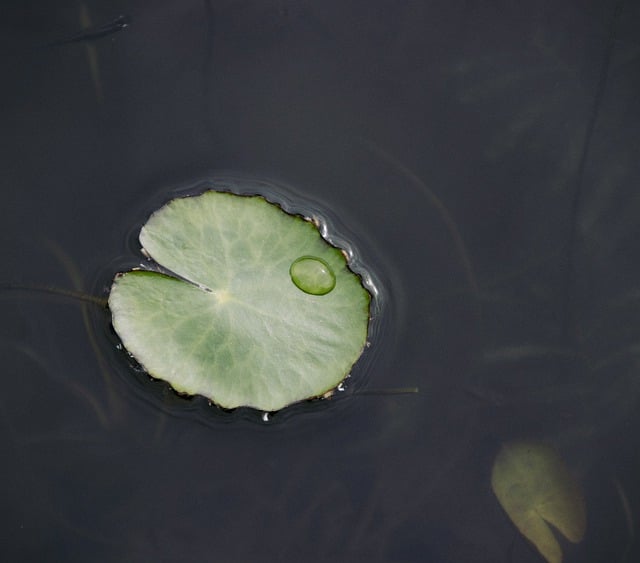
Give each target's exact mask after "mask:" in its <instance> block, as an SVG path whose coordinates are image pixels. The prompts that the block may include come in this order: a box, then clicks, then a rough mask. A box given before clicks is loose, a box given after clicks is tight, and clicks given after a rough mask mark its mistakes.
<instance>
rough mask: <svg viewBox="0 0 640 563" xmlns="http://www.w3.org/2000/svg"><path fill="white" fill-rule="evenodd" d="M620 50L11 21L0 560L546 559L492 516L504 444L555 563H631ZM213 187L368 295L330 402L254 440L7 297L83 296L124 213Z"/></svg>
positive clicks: (632, 462)
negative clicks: (357, 336)
mask: <svg viewBox="0 0 640 563" xmlns="http://www.w3.org/2000/svg"><path fill="white" fill-rule="evenodd" d="M120 15H125V16H127V18H128V19H127V20H126V21H129V25H128V26H127V27H124V28H122V26H118V25H114V26H113V27H112V29H110V31H112V33H106V34H102V33H101V31H104V29H102V28H101V29H100V30H97V31H96V30H95V29H94V31H96V32H95V33H91V32H89V33H88V34H87V35H88V37H86V38H85V39H86V40H82V41H74V42H70V43H64V40H66V39H69V38H76V36H77V34H78V32H79V31H81V30H82V29H83V28H88V29H92V28H91V26H103V25H105V24H109V23H113V22H115V23H116V24H117V22H122V21H125V20H117V18H118V16H120ZM639 25H640V9H639V8H638V4H637V3H633V2H624V1H619V2H611V1H604V0H601V1H596V0H592V1H589V2H577V1H576V2H562V3H558V2H551V1H544V2H531V3H526V4H525V3H516V4H514V3H510V2H490V3H481V4H477V5H476V4H475V3H471V2H467V1H465V0H460V1H456V0H454V1H434V2H429V3H427V2H424V3H422V2H393V1H376V2H367V3H364V2H338V1H333V0H330V1H324V2H310V1H305V0H303V1H298V0H296V1H291V0H260V1H259V0H221V1H219V2H218V1H213V0H211V1H205V0H201V1H195V0H193V1H192V0H184V1H181V2H172V1H169V0H161V1H157V2H153V3H150V2H142V1H141V0H134V1H126V0H122V1H120V2H106V1H90V0H83V1H82V2H76V1H74V2H71V1H69V2H56V3H51V2H44V1H36V0H29V1H22V2H13V3H8V4H7V5H6V6H5V10H4V17H3V19H2V22H1V23H0V26H2V41H3V43H4V49H2V54H1V55H0V57H1V58H2V68H3V69H4V72H3V74H4V81H3V88H2V94H1V96H2V105H1V108H2V109H1V110H0V111H1V113H2V124H3V126H2V128H1V133H0V135H1V138H2V146H3V151H2V155H3V156H2V170H3V182H4V190H3V198H4V201H3V205H2V206H1V207H0V209H1V211H0V213H1V214H2V258H3V270H2V275H1V276H0V282H2V283H3V284H4V285H3V290H2V293H1V294H0V310H1V311H2V323H1V324H0V331H2V332H1V334H2V338H1V340H0V350H1V352H2V366H3V370H2V371H3V393H2V398H1V400H0V439H1V440H2V445H3V447H4V456H3V463H2V465H1V469H0V476H1V479H0V481H1V482H2V487H1V488H0V495H1V497H0V498H1V499H2V507H3V512H2V514H3V515H2V530H3V533H2V536H3V540H2V541H1V542H0V553H1V554H2V560H4V561H25V562H27V561H65V562H70V561H96V562H111V561H211V560H212V559H216V560H220V561H229V562H234V561H240V562H243V561H257V560H260V561H288V560H291V561H398V562H401V561H407V562H412V561H429V562H449V561H451V562H453V561H456V562H460V561H463V562H470V563H476V562H477V563H481V562H496V561H504V562H532V563H535V562H541V561H543V559H542V558H541V556H540V555H539V554H538V553H537V551H536V550H535V548H534V547H533V546H532V545H531V544H530V543H528V542H527V541H526V540H525V539H524V538H523V537H522V536H521V535H520V534H519V533H518V531H517V529H516V528H515V527H514V525H513V524H512V523H511V521H510V520H509V518H508V517H507V516H506V514H505V513H504V512H503V510H502V509H501V507H500V505H499V504H498V502H497V500H496V498H495V496H494V494H493V492H492V490H491V467H492V464H493V460H494V459H495V457H496V455H497V453H498V451H499V450H500V448H501V446H502V444H503V443H505V442H508V441H510V440H525V441H527V440H531V441H539V442H544V443H547V444H550V445H551V446H553V447H554V448H555V449H556V450H557V451H558V452H559V454H560V455H561V457H562V458H563V459H564V461H565V462H566V464H567V466H568V467H569V469H570V471H571V473H572V475H573V476H574V477H575V479H576V481H577V482H578V483H579V484H580V486H581V487H582V489H583V491H584V495H585V499H586V507H587V521H588V524H587V530H586V534H585V537H584V539H583V540H582V541H581V542H579V543H577V544H571V543H569V542H567V541H565V540H561V545H562V549H563V552H564V560H565V561H567V562H584V561H587V562H600V561H608V562H625V561H626V562H630V561H636V560H638V559H637V557H638V553H639V549H638V545H637V542H638V538H637V536H638V522H640V483H639V482H638V479H637V475H638V471H639V470H640V454H639V453H638V452H640V448H639V447H638V446H640V434H639V431H640V430H639V429H640V414H639V413H640V408H639V407H640V369H639V368H640V365H639V360H640V352H639V351H640V347H639V343H640V322H639V321H638V313H639V312H640V268H639V267H638V261H637V256H638V251H639V250H640V243H639V242H638V241H640V236H639V235H640V232H639V231H640V220H639V217H640V199H639V197H638V193H637V185H638V181H639V180H640V169H639V168H638V151H639V149H640V138H639V133H638V131H640V128H639V125H640V112H639V110H640V104H639V102H638V100H639V99H640V98H639V97H638V92H639V87H640V79H639V76H640V74H639V73H638V70H639V67H640V42H639V41H638V33H637V30H638V26H639ZM107 31H109V28H107ZM98 35H100V37H97V36H98ZM222 171H233V173H234V174H240V175H248V176H251V177H254V178H264V179H265V180H266V181H274V182H276V183H278V182H279V183H284V184H286V185H288V186H291V187H292V189H293V190H294V192H295V193H297V194H299V195H300V198H301V199H302V200H304V201H311V202H317V205H318V209H322V210H324V211H325V212H326V214H327V219H328V220H329V222H330V223H331V224H332V225H335V229H336V232H338V233H340V234H341V235H343V236H344V237H345V238H346V239H348V240H349V241H351V242H352V243H353V245H354V248H356V249H357V252H358V259H359V260H361V261H362V263H363V264H365V265H366V267H367V268H369V269H370V270H371V271H372V272H373V273H374V274H375V276H376V279H377V280H378V283H379V284H380V288H381V297H380V300H381V310H380V316H381V318H380V319H378V320H377V322H378V323H379V324H378V326H379V334H377V335H376V338H373V339H372V347H371V348H370V349H369V350H368V351H367V352H366V355H365V358H364V359H363V361H362V362H361V364H359V365H358V366H356V368H355V369H354V371H353V375H352V377H351V378H350V379H349V380H347V385H346V390H345V391H344V392H342V393H338V394H337V396H336V397H334V398H333V399H331V400H329V401H323V402H319V403H312V404H304V405H298V406H295V407H292V408H290V409H288V410H285V411H283V412H281V413H276V415H275V416H273V417H272V418H271V420H270V421H269V422H268V423H263V422H262V421H261V420H260V416H259V415H258V414H256V413H252V412H244V411H242V410H240V411H236V412H232V413H223V412H217V411H216V409H215V408H211V407H209V406H208V405H206V403H205V402H204V401H201V400H198V399H194V400H187V399H184V398H179V397H177V396H176V395H174V394H173V393H172V392H171V391H170V390H168V389H167V388H166V386H164V385H163V384H160V383H158V382H151V381H149V379H148V378H147V377H146V376H145V375H144V374H142V373H140V372H137V371H136V370H134V369H133V368H132V367H131V366H130V365H129V363H128V362H127V360H126V357H125V356H124V354H123V353H122V351H120V350H119V349H118V347H117V344H118V342H117V339H116V338H115V336H114V335H113V333H112V330H111V328H110V323H109V320H110V319H109V314H108V311H106V310H104V309H102V308H100V307H99V306H96V305H91V304H87V303H82V302H79V301H74V300H72V299H64V298H62V297H60V296H56V295H53V294H50V295H46V294H43V293H42V292H36V291H31V292H30V291H15V290H11V291H9V290H7V286H6V284H7V283H10V284H38V285H44V286H50V287H57V288H65V289H74V288H75V289H78V288H81V289H82V290H84V291H87V292H89V293H91V294H92V295H95V296H99V297H105V296H106V295H107V293H108V289H109V286H110V282H111V279H112V278H113V275H114V274H115V273H116V272H117V271H120V270H121V269H122V268H123V267H124V266H125V265H127V264H128V265H130V264H131V263H132V261H133V262H134V263H135V261H136V260H139V257H137V256H138V255H137V252H138V248H137V242H136V238H135V237H136V236H137V233H138V231H139V228H140V226H141V225H142V224H143V223H144V221H145V220H146V218H147V217H148V215H149V214H150V213H151V212H152V211H153V210H154V209H156V208H157V207H158V206H159V205H160V204H162V203H163V202H164V201H166V200H167V199H169V198H170V197H171V195H172V194H174V193H175V191H176V190H180V189H181V188H183V187H184V186H189V185H193V183H194V182H195V183H197V182H199V181H202V180H203V179H206V178H211V177H212V176H213V175H215V174H218V173H221V172H222ZM414 387H415V388H418V389H419V392H418V393H409V394H399V393H391V392H389V390H392V389H397V388H414Z"/></svg>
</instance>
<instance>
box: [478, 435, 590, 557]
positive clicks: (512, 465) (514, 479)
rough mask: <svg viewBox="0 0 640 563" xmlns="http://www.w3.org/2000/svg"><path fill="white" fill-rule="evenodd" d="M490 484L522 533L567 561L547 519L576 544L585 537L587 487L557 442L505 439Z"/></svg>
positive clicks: (545, 553) (543, 552)
mask: <svg viewBox="0 0 640 563" xmlns="http://www.w3.org/2000/svg"><path fill="white" fill-rule="evenodd" d="M491 486H492V488H493V492H494V493H495V495H496V497H497V498H498V501H499V502H500V505H501V506H502V508H503V509H504V510H505V512H506V513H507V515H508V516H509V518H510V519H511V521H512V522H513V523H514V524H515V525H516V527H517V528H518V530H520V533H522V535H524V536H525V537H526V538H527V539H528V540H529V541H530V542H531V543H533V545H535V546H536V548H537V549H538V551H539V552H540V553H541V555H542V556H543V557H544V558H545V559H546V560H547V561H548V562H549V563H560V562H561V561H562V549H561V547H560V544H559V543H558V540H557V539H556V537H555V536H554V534H553V532H552V531H551V528H550V527H549V525H548V523H549V524H552V525H553V526H555V528H556V529H557V530H558V531H559V532H560V533H561V534H563V535H564V536H565V537H566V538H567V539H568V540H569V541H571V542H573V543H577V542H579V541H581V540H582V538H583V537H584V533H585V530H586V526H587V516H586V507H585V502H584V497H583V495H582V491H581V489H580V486H579V485H578V483H577V482H576V481H575V480H574V479H573V477H572V476H571V474H570V473H569V470H568V469H567V467H566V466H565V464H564V462H563V461H562V459H561V458H560V456H559V455H558V453H557V452H556V451H555V450H554V449H553V448H552V447H550V446H547V445H545V444H539V443H527V442H513V443H509V444H505V445H504V446H503V447H502V449H501V450H500V452H499V453H498V455H497V457H496V459H495V462H494V464H493V472H492V475H491Z"/></svg>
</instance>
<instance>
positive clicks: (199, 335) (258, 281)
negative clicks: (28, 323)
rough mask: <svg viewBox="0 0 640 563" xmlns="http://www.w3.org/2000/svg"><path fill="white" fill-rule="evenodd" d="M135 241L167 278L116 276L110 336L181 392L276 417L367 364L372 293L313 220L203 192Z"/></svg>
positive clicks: (158, 215)
mask: <svg viewBox="0 0 640 563" xmlns="http://www.w3.org/2000/svg"><path fill="white" fill-rule="evenodd" d="M140 242H141V244H142V247H143V253H144V254H145V255H146V256H148V257H149V258H151V259H153V260H155V262H156V263H157V264H158V265H159V266H160V267H162V269H163V271H162V272H160V271H149V270H133V271H130V272H126V273H123V274H118V275H117V276H116V278H115V280H114V282H113V285H112V287H111V293H110V295H109V307H110V309H111V313H112V317H113V318H112V322H113V327H114V329H115V331H116V333H117V334H118V336H119V337H120V339H121V340H122V342H123V344H124V346H125V348H126V349H127V350H128V351H129V353H130V354H132V355H133V357H134V358H136V360H137V361H138V362H139V363H140V364H141V365H142V366H143V367H144V368H145V369H146V371H147V372H148V373H149V374H150V375H152V376H153V377H155V378H158V379H163V380H165V381H167V382H169V383H170V384H171V386H172V387H173V388H174V389H175V390H176V391H178V392H180V393H185V394H189V395H196V394H197V395H203V396H205V397H207V398H209V399H210V400H211V401H213V402H214V403H216V404H218V405H220V406H222V407H224V408H235V407H240V406H249V407H254V408H256V409H260V410H264V411H275V410H279V409H281V408H283V407H285V406H287V405H289V404H291V403H294V402H297V401H301V400H304V399H308V398H313V397H319V396H322V395H324V394H325V393H327V392H329V391H330V390H332V389H334V388H335V387H336V386H337V385H338V384H339V383H340V382H341V381H342V380H343V379H344V378H345V377H346V376H347V375H348V373H349V371H350V370H351V367H352V366H353V364H354V363H355V362H356V360H357V359H358V358H359V357H360V354H361V353H362V350H363V349H364V346H365V343H366V338H367V331H368V324H369V302H370V294H369V292H368V291H367V290H366V289H365V288H364V287H363V285H362V282H361V279H360V277H359V276H357V275H356V274H354V273H353V272H352V271H351V270H350V269H349V267H348V265H347V261H346V259H345V256H344V254H343V252H342V251H341V250H340V249H338V248H335V247H334V246H332V245H330V244H329V243H328V242H327V241H325V240H324V239H323V238H322V236H321V235H320V233H319V231H318V228H317V227H316V226H315V225H314V224H313V223H311V222H310V221H307V220H305V219H303V218H302V217H299V216H295V215H290V214H288V213H286V212H285V211H283V210H282V209H281V208H280V207H279V206H277V205H275V204H272V203H269V202H267V201H266V200H265V199H264V198H262V197H260V196H240V195H235V194H231V193H226V192H216V191H208V192H205V193H203V194H201V195H199V196H194V197H185V198H178V199H174V200H172V201H170V202H169V203H167V204H166V205H165V206H164V207H162V208H161V209H159V210H158V211H156V212H155V213H154V214H153V215H152V216H151V217H150V218H149V220H148V222H147V223H146V225H145V226H144V227H143V228H142V230H141V232H140Z"/></svg>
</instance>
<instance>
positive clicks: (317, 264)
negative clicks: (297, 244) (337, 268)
mask: <svg viewBox="0 0 640 563" xmlns="http://www.w3.org/2000/svg"><path fill="white" fill-rule="evenodd" d="M289 274H290V275H291V281H292V282H293V283H294V284H295V285H296V287H297V288H298V289H301V290H302V291H304V292H305V293H309V294H311V295H326V294H327V293H329V292H330V291H331V290H332V289H333V288H334V287H335V286H336V276H335V274H334V273H333V271H332V270H331V268H330V267H329V264H327V263H326V262H325V261H324V260H322V259H321V258H316V257H315V256H301V257H300V258H298V259H296V260H294V261H293V263H292V264H291V267H290V268H289Z"/></svg>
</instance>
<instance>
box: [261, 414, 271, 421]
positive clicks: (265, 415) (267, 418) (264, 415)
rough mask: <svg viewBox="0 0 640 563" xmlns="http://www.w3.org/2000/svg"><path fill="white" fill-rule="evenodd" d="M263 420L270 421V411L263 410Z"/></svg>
mask: <svg viewBox="0 0 640 563" xmlns="http://www.w3.org/2000/svg"><path fill="white" fill-rule="evenodd" d="M262 422H269V413H268V412H263V413H262Z"/></svg>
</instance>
